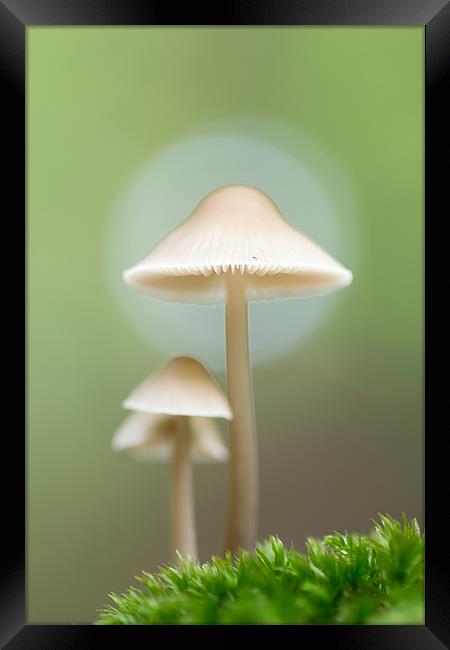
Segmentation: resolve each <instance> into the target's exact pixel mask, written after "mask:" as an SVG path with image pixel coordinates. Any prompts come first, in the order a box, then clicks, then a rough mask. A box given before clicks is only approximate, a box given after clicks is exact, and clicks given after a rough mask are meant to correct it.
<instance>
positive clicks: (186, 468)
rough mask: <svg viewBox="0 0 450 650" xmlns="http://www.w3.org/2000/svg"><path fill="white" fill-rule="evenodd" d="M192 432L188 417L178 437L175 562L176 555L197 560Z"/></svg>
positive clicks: (180, 423) (175, 449)
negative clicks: (191, 451) (191, 452)
mask: <svg viewBox="0 0 450 650" xmlns="http://www.w3.org/2000/svg"><path fill="white" fill-rule="evenodd" d="M190 446H191V440H190V431H189V425H188V421H187V417H184V416H180V417H179V418H178V427H177V431H176V432H175V433H174V445H173V460H172V542H173V556H174V561H177V560H178V558H177V555H176V551H179V552H180V553H181V555H182V556H183V558H185V557H187V556H190V557H191V558H192V559H193V560H197V534H196V526H195V509H194V486H193V477H192V463H191V458H190Z"/></svg>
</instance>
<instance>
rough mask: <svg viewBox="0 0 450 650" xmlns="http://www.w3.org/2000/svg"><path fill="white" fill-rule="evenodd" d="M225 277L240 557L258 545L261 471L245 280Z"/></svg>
mask: <svg viewBox="0 0 450 650" xmlns="http://www.w3.org/2000/svg"><path fill="white" fill-rule="evenodd" d="M225 277H226V283H227V301H226V339H227V378H228V398H229V400H230V403H231V409H232V411H233V419H232V420H231V422H230V485H229V504H228V521H227V532H226V550H230V551H231V552H232V553H233V554H236V553H237V552H238V550H239V549H240V548H242V549H251V548H253V547H254V545H255V542H256V515H257V506H258V503H257V501H258V470H257V449H256V427H255V409H254V400H253V388H252V377H251V371H250V357H249V349H248V315H247V301H246V298H245V280H244V277H243V276H242V275H241V274H240V273H239V272H238V273H236V274H234V273H227V274H226V276H225Z"/></svg>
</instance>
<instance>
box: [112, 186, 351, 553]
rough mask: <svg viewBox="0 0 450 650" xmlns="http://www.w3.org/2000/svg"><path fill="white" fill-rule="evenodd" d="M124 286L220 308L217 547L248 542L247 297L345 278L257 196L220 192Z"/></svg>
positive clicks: (253, 462)
mask: <svg viewBox="0 0 450 650" xmlns="http://www.w3.org/2000/svg"><path fill="white" fill-rule="evenodd" d="M123 277H124V280H125V282H127V283H128V284H130V285H133V286H134V287H136V288H137V289H138V290H140V291H142V292H144V293H148V294H151V295H154V296H156V297H159V298H164V299H172V300H177V301H188V302H225V304H226V342H227V379H228V395H229V399H230V403H231V407H232V409H233V415H234V418H233V420H232V422H231V423H230V502H229V509H228V523H227V539H226V548H227V549H229V550H231V551H232V552H233V553H236V552H237V550H238V549H239V548H244V549H248V548H252V547H253V546H254V544H255V541H256V521H257V520H256V517H257V505H258V504H257V499H258V495H257V451H256V428H255V415H254V399H253V390H252V383H251V372H250V363H249V350H248V322H247V302H248V301H249V300H258V299H269V298H277V297H287V296H294V295H311V294H321V293H327V292H330V291H333V290H336V289H340V288H342V287H345V286H347V285H348V284H350V282H351V280H352V273H351V271H349V270H347V269H346V268H344V267H343V266H342V265H341V264H339V262H337V261H336V260H335V259H334V258H333V257H331V256H330V255H328V254H327V253H326V252H324V251H323V250H322V249H321V248H320V247H319V246H317V244H315V243H314V242H312V241H311V240H310V239H309V238H308V237H306V236H305V235H303V234H302V233H301V232H299V231H298V230H296V229H295V228H293V227H292V226H291V225H290V224H288V223H287V221H285V219H284V218H283V216H282V215H281V213H280V211H279V209H278V207H277V206H276V205H275V203H274V202H273V201H272V200H271V199H270V198H269V197H268V196H267V195H266V194H265V193H264V192H262V191H261V190H259V189H257V188H255V187H249V186H246V185H229V186H225V187H220V188H218V189H216V190H214V191H213V192H211V193H210V194H208V195H207V196H206V197H205V198H204V199H203V200H202V201H201V202H200V203H199V204H198V205H197V207H196V208H195V210H194V211H193V213H192V214H191V215H190V216H189V217H188V218H187V219H185V220H184V221H183V222H182V223H181V224H180V225H179V226H178V227H177V228H175V229H174V230H173V231H172V232H170V233H169V234H168V235H167V236H166V237H165V238H163V239H162V240H161V241H160V242H159V243H158V244H157V245H156V246H155V247H154V248H153V249H152V250H151V251H150V253H148V255H147V256H146V257H145V258H144V259H143V260H142V261H141V262H140V263H139V264H137V265H136V266H134V267H133V268H131V269H128V270H126V271H125V272H124V274H123Z"/></svg>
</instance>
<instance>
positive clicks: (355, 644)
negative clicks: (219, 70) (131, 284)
mask: <svg viewBox="0 0 450 650" xmlns="http://www.w3.org/2000/svg"><path fill="white" fill-rule="evenodd" d="M202 4H203V3H202ZM147 24H148V25H175V24H176V25H205V26H206V25H355V26H356V25H361V26H362V25H371V26H374V25H393V26H403V25H404V26H407V25H420V26H423V27H424V29H425V254H426V277H425V287H426V296H427V297H426V314H425V324H426V346H425V349H426V355H425V385H426V409H425V411H426V418H425V441H424V445H425V529H426V535H427V547H426V607H425V611H426V618H425V625H423V626H422V625H417V626H414V625H409V626H408V625H405V626H402V625H398V626H348V625H345V626H265V629H264V635H265V636H266V635H267V641H268V642H269V643H270V641H271V640H272V639H273V641H275V636H272V635H277V636H276V638H277V639H280V638H281V637H283V636H284V635H289V641H292V642H293V643H298V644H299V645H300V647H302V648H303V647H304V648H310V647H316V646H317V645H318V646H319V647H320V646H321V645H323V646H324V647H333V648H336V649H337V648H343V649H345V650H365V649H367V650H413V649H415V648H417V649H423V650H438V649H439V648H444V647H447V648H448V647H450V580H449V579H448V578H449V573H450V572H449V571H448V569H449V553H448V545H447V542H446V536H445V529H446V526H445V524H446V523H447V520H448V509H447V508H446V507H445V496H446V494H447V495H448V489H447V490H446V487H447V484H448V480H447V474H446V458H447V456H446V453H445V452H446V446H447V445H446V444H445V443H446V435H445V433H446V430H448V424H447V426H445V424H441V422H442V423H445V422H446V419H445V418H444V407H445V404H446V400H445V399H444V397H443V396H444V392H443V390H444V388H445V386H444V388H443V387H442V382H441V381H440V380H439V375H438V374H435V373H433V374H432V373H431V364H432V362H435V364H436V367H437V368H438V369H439V365H443V362H442V361H441V359H443V357H444V354H445V351H446V347H445V346H443V345H442V343H443V342H445V339H444V338H443V336H442V338H440V337H439V333H440V330H439V325H441V327H443V326H444V323H445V319H442V313H440V314H439V316H438V312H437V307H436V302H435V301H434V298H432V296H435V295H436V294H437V291H436V287H437V286H438V283H439V281H442V280H445V273H444V271H443V263H444V261H445V260H446V257H448V253H446V250H445V248H444V246H445V239H444V237H443V227H444V224H445V217H446V216H447V215H448V209H447V210H446V212H444V210H445V206H446V203H445V194H446V189H447V184H448V180H447V178H446V176H444V175H446V171H447V169H446V165H445V162H446V159H445V154H447V159H448V137H447V138H446V137H445V136H446V131H448V129H447V130H446V126H447V125H446V121H447V117H448V114H449V106H448V103H447V101H446V90H447V87H448V82H449V68H450V56H449V55H450V51H449V49H450V48H449V44H450V6H449V4H448V2H445V1H444V0H421V1H419V0H409V1H408V0H308V1H302V0H278V1H275V0H272V1H271V2H269V1H268V0H259V2H254V1H252V0H240V1H239V2H236V1H231V0H230V1H229V2H227V3H223V4H221V5H220V6H216V3H211V4H210V5H209V6H208V5H204V6H202V7H201V8H200V4H199V5H198V6H191V5H184V6H183V7H182V8H178V7H175V6H172V5H171V4H170V3H163V2H157V1H151V2H145V1H144V0H122V1H117V0H0V83H1V92H0V99H1V106H2V109H3V120H2V139H1V142H2V156H1V160H2V172H3V173H2V176H1V178H2V181H3V182H2V189H3V192H2V198H3V202H2V206H3V208H4V211H3V214H2V228H3V255H5V254H6V256H7V259H6V260H5V259H4V257H3V258H2V259H3V262H4V271H5V272H6V273H7V277H6V278H4V282H3V305H4V310H2V313H3V321H4V325H5V331H6V337H4V338H3V343H4V350H6V352H7V355H4V356H6V357H7V365H6V368H5V367H4V366H3V376H4V377H5V376H7V377H8V387H9V395H12V396H13V399H14V401H13V405H10V403H9V401H8V407H9V409H10V410H12V409H13V410H14V411H15V416H14V419H13V420H11V422H13V425H12V426H10V427H9V431H8V433H7V435H6V432H5V431H4V439H3V442H4V447H3V459H4V462H3V470H2V481H3V491H2V528H1V531H2V534H1V542H2V549H3V550H2V558H3V562H2V566H1V570H0V642H2V643H6V645H5V646H2V647H7V648H8V650H16V649H19V648H20V649H28V648H38V649H49V650H50V649H51V650H53V649H57V650H64V649H71V648H73V649H75V648H76V649H80V648H83V649H85V648H91V647H92V648H96V647H98V646H99V644H100V645H101V644H105V645H106V644H111V643H114V642H118V643H120V645H121V646H123V644H125V643H129V644H131V643H133V642H134V643H136V642H141V643H156V644H159V643H161V645H162V643H164V645H166V644H167V643H169V644H170V643H171V641H172V640H175V639H174V635H175V636H178V635H182V636H184V638H185V639H186V641H187V642H189V641H191V640H192V642H196V643H197V642H198V641H200V640H202V637H203V638H204V639H205V641H208V640H209V639H210V637H213V638H214V643H215V644H219V643H220V642H222V644H226V643H228V642H229V640H230V638H231V637H234V635H235V633H236V627H234V626H229V627H225V626H224V627H222V629H221V630H220V633H219V632H218V630H217V629H215V626H185V627H175V626H173V627H171V626H136V627H131V626H118V627H113V626H94V625H90V626H89V625H27V624H26V616H25V610H26V608H25V584H26V572H25V564H26V553H25V550H26V504H25V476H26V475H25V464H24V459H25V435H24V430H25V429H26V422H24V420H22V419H21V418H20V417H18V414H19V413H21V412H23V404H24V402H23V395H24V392H25V386H26V385H25V381H24V368H25V365H26V346H24V335H25V331H26V307H24V301H23V295H24V294H23V292H22V288H23V287H24V286H25V282H26V279H25V273H26V268H25V267H26V246H25V249H24V242H25V233H26V227H25V223H26V222H25V219H26V191H25V190H26V185H25V179H26V133H25V102H26V96H25V74H26V52H25V32H26V28H27V27H31V26H36V25H55V26H56V25H59V26H62V25H105V26H107V25H147ZM447 165H448V163H447ZM6 205H8V208H7V209H6V207H5V206H6ZM22 262H23V264H22ZM440 265H441V268H440ZM443 289H444V291H445V288H444V287H443ZM443 295H444V296H445V295H446V294H445V293H444V294H443ZM443 302H444V303H445V301H443ZM442 307H443V305H442V301H441V306H440V309H441V310H442ZM433 310H434V313H433ZM444 311H445V305H444ZM441 334H443V329H442V330H441ZM5 343H6V345H5ZM22 362H23V363H22ZM9 395H8V397H9ZM439 411H440V412H439ZM22 422H24V424H25V426H22ZM13 434H14V435H13ZM6 459H7V462H5V461H6ZM6 465H7V467H8V469H9V470H11V471H9V472H7V471H6ZM447 498H448V496H447ZM62 579H63V576H62ZM249 627H250V626H240V627H239V629H238V631H237V633H238V634H239V635H240V637H239V638H240V639H242V634H248V633H249V632H250V634H252V636H253V635H254V632H255V630H254V628H252V630H251V631H249V630H248V628H249ZM270 637H272V639H271V638H270ZM157 647H159V646H157Z"/></svg>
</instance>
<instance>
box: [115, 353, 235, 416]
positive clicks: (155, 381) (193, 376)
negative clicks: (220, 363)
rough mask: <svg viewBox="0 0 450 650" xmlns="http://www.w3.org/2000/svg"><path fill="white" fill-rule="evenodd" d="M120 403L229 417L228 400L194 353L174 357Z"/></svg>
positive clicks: (155, 410) (156, 410)
mask: <svg viewBox="0 0 450 650" xmlns="http://www.w3.org/2000/svg"><path fill="white" fill-rule="evenodd" d="M123 406H124V407H125V408H128V409H133V410H136V411H144V412H146V413H159V414H166V415H190V416H192V415H194V416H203V417H219V418H225V419H226V420H231V419H232V417H233V415H232V411H231V407H230V404H229V402H228V400H227V398H226V397H225V395H224V394H223V392H222V390H221V389H220V387H219V386H218V385H217V383H216V382H215V381H214V379H213V378H212V377H211V375H210V374H209V373H208V371H207V370H206V368H205V367H204V366H203V365H202V364H201V363H200V361H198V360H197V359H194V358H193V357H175V358H174V359H171V361H169V363H167V364H166V365H165V366H163V367H162V368H160V370H158V371H157V372H156V373H154V374H153V375H151V376H150V377H149V378H148V379H146V380H145V381H144V382H143V383H142V384H140V385H139V386H138V387H137V388H136V389H135V390H134V391H133V392H132V393H131V395H129V397H127V399H126V400H125V401H124V403H123Z"/></svg>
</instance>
